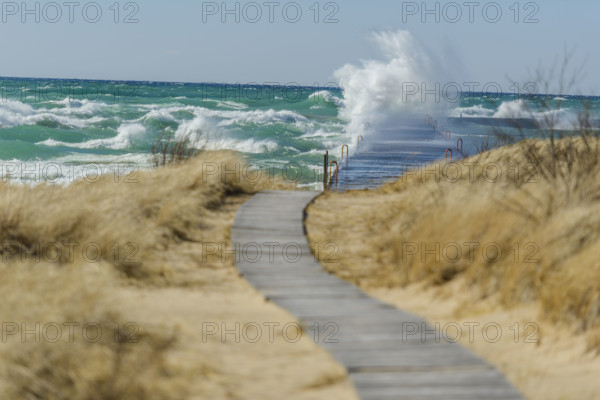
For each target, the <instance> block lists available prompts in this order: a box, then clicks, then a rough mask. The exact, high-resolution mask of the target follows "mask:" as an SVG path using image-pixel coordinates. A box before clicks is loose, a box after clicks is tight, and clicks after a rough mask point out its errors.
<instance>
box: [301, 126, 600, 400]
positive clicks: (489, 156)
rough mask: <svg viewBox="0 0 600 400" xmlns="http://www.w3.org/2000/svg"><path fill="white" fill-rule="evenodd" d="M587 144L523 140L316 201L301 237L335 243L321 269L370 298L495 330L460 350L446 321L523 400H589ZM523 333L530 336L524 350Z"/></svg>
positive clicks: (599, 205)
mask: <svg viewBox="0 0 600 400" xmlns="http://www.w3.org/2000/svg"><path fill="white" fill-rule="evenodd" d="M599 144H600V141H599V140H597V139H592V138H589V137H588V138H586V137H583V136H582V137H578V138H566V139H561V140H557V141H553V140H528V141H523V142H520V143H517V144H515V145H512V146H507V147H502V148H499V149H496V150H493V151H490V152H486V153H482V154H479V155H477V156H474V157H471V158H468V159H464V160H461V161H459V162H456V163H454V164H452V165H450V166H447V165H446V164H442V163H440V164H437V165H430V166H428V167H426V168H424V169H420V170H417V171H411V172H410V173H408V174H406V175H405V177H403V178H401V179H399V180H398V181H396V182H393V183H390V184H387V185H384V186H383V187H381V188H380V189H378V190H373V191H369V190H365V191H351V192H346V193H335V192H329V193H326V194H324V195H323V196H321V197H319V198H317V200H316V201H315V202H314V203H313V204H312V205H311V206H310V207H309V209H308V218H307V221H306V227H307V232H308V235H309V240H310V242H313V243H324V242H335V243H337V244H338V246H339V250H338V251H337V252H336V254H335V257H331V255H330V254H329V253H325V252H320V253H319V254H318V256H319V257H320V258H321V262H322V263H323V265H324V266H325V267H326V268H327V269H328V270H329V271H331V272H333V273H335V274H337V275H338V276H340V277H342V278H344V279H347V280H350V281H352V282H354V283H356V284H357V285H359V286H361V287H362V288H363V289H365V290H366V291H368V292H369V293H371V294H372V295H374V296H376V297H379V298H381V299H382V300H383V301H387V302H390V303H392V304H395V305H397V306H398V307H400V308H404V309H407V310H409V311H412V312H414V313H418V314H421V315H423V316H425V317H426V318H428V319H430V321H438V322H441V323H442V326H444V324H447V323H459V325H460V324H461V323H463V322H464V323H465V324H467V323H471V322H472V321H479V322H480V323H481V325H484V324H486V323H487V322H489V321H490V320H491V321H494V322H495V323H499V324H500V325H499V326H501V328H502V330H503V332H504V335H503V337H502V341H501V342H500V343H498V344H493V343H491V342H490V341H489V340H483V339H482V335H481V332H479V331H477V330H476V335H477V334H479V336H476V337H478V338H479V339H478V340H477V339H475V340H474V341H470V339H468V338H469V337H470V334H467V333H466V332H467V330H466V329H467V328H464V326H466V325H460V326H462V327H463V328H464V329H465V330H463V332H462V333H463V337H462V340H461V343H462V344H464V345H465V346H469V347H472V348H473V349H474V350H475V351H477V352H478V353H479V354H480V355H482V356H483V357H485V358H487V359H488V360H489V361H490V362H492V363H494V364H495V365H497V366H498V367H499V368H500V369H501V370H502V371H503V372H504V373H505V374H506V375H507V377H508V378H509V379H510V380H511V381H512V382H513V383H514V384H515V385H516V386H517V387H518V388H519V389H521V390H522V391H523V393H524V394H525V395H526V396H527V398H531V399H540V400H541V399H544V400H548V399H556V400H558V399H566V398H575V397H577V398H586V399H587V398H589V399H593V398H597V396H598V395H600V392H599V391H598V387H597V376H596V375H597V374H596V372H594V371H597V369H598V368H599V366H600V364H599V363H600V357H597V354H598V352H600V263H599V262H598V257H599V256H600V202H599V201H598V200H600V180H599V179H598V176H599V174H600V157H599V155H600V152H599V151H598V146H599ZM458 171H461V173H460V174H458ZM500 173H501V176H500V175H499V174H500ZM469 321H471V322H469ZM511 321H512V322H511ZM515 323H519V324H520V325H518V326H520V327H521V328H520V329H521V330H522V332H520V333H521V337H520V341H518V344H516V343H515V342H514V341H513V338H512V336H513V333H512V331H511V330H514V329H515ZM528 323H533V324H534V325H532V324H529V325H527V324H528ZM525 326H530V327H536V328H539V330H537V329H536V331H535V332H534V333H535V334H534V335H533V336H532V338H533V339H534V340H533V342H535V343H538V344H537V345H536V344H526V343H528V342H531V341H524V339H525V336H524V335H523V334H524V333H527V332H529V333H531V332H532V330H531V329H529V330H523V327H525ZM480 328H481V327H479V328H478V329H480ZM515 340H516V339H515ZM540 388H543V390H540Z"/></svg>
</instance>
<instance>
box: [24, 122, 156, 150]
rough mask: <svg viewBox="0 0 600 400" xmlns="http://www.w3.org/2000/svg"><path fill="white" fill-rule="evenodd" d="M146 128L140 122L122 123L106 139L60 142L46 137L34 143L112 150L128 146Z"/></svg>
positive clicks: (141, 134)
mask: <svg viewBox="0 0 600 400" xmlns="http://www.w3.org/2000/svg"><path fill="white" fill-rule="evenodd" d="M145 132H146V128H145V127H144V126H143V125H141V124H122V125H121V126H119V128H118V130H117V136H114V137H112V138H106V139H92V140H88V141H86V142H81V143H69V142H62V141H58V140H54V139H46V140H44V141H43V142H39V143H36V144H39V145H44V146H52V147H56V146H64V147H72V148H76V149H96V148H107V149H113V150H122V149H126V148H127V147H129V145H130V144H131V139H133V138H135V137H140V136H143V134H144V133H145Z"/></svg>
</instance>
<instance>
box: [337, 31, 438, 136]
mask: <svg viewBox="0 0 600 400" xmlns="http://www.w3.org/2000/svg"><path fill="white" fill-rule="evenodd" d="M373 39H374V41H375V43H376V45H377V46H378V47H379V49H380V52H381V54H382V59H381V60H367V61H363V62H362V65H361V66H355V65H351V64H347V65H345V66H343V67H342V68H340V69H338V70H337V71H335V73H334V75H335V77H336V79H337V80H338V81H339V84H340V87H342V89H343V91H344V99H343V102H342V108H341V109H340V113H339V115H340V117H341V118H342V119H344V120H346V121H348V122H349V125H348V133H349V135H351V136H352V139H351V140H350V143H355V142H356V137H357V136H358V135H366V134H369V133H370V132H372V131H376V130H378V129H379V128H381V127H383V126H385V125H387V124H388V123H390V122H392V123H393V121H398V120H399V119H401V118H403V117H405V116H406V114H414V113H415V112H418V113H425V112H430V111H431V109H432V108H435V106H436V105H435V104H434V105H432V104H430V103H424V102H423V101H422V97H421V94H420V93H419V94H418V95H413V96H408V95H407V96H403V91H404V90H406V86H405V85H406V84H407V83H413V84H416V85H418V86H419V87H422V85H423V84H425V85H427V86H426V88H434V87H435V83H434V80H435V79H438V80H439V79H441V77H442V76H443V73H442V71H441V70H440V69H439V67H438V65H439V64H440V63H438V62H435V61H434V60H433V58H432V56H430V55H429V54H427V53H426V52H425V51H424V50H423V48H422V47H421V46H419V45H418V43H417V42H416V40H415V39H414V38H413V36H412V35H411V34H410V33H409V32H408V31H402V30H401V31H398V32H382V33H377V34H374V35H373Z"/></svg>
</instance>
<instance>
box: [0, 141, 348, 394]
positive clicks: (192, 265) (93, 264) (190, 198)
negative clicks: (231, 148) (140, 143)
mask: <svg viewBox="0 0 600 400" xmlns="http://www.w3.org/2000/svg"><path fill="white" fill-rule="evenodd" d="M244 164H245V161H244V159H243V158H241V157H240V156H239V155H238V154H237V153H234V152H227V151H220V152H200V153H199V154H197V155H195V156H194V157H190V158H189V159H186V160H178V161H177V162H173V163H169V162H167V163H166V165H164V166H161V167H160V168H157V169H155V170H152V171H141V172H138V173H134V174H132V175H129V176H127V177H124V176H118V177H117V176H111V175H106V176H103V177H101V178H99V179H97V180H96V179H94V180H93V182H92V181H78V182H75V183H73V184H71V185H69V186H67V187H60V186H55V185H47V184H40V185H37V186H35V187H30V186H24V185H14V184H8V183H5V184H0V203H1V207H0V242H1V243H2V248H1V250H0V256H2V258H3V262H2V264H1V265H0V270H1V273H2V277H3V279H2V280H1V281H0V289H1V290H2V302H0V315H1V316H2V321H3V326H2V328H3V330H2V339H3V340H2V343H0V392H1V393H3V394H4V395H5V396H7V398H23V399H34V398H43V399H57V400H58V399H82V400H83V399H88V400H89V399H188V398H240V399H244V398H247V399H250V398H266V399H269V398H272V399H276V398H277V399H279V398H281V397H282V396H283V397H287V398H298V399H312V398H315V399H316V398H322V397H332V396H333V397H339V396H341V397H343V398H355V397H354V396H355V394H354V390H353V388H352V386H351V385H350V384H349V383H348V381H347V376H346V372H345V370H344V369H343V368H342V367H341V366H339V365H338V364H337V363H335V362H334V361H333V359H332V358H331V357H330V356H329V355H328V354H327V353H326V352H325V351H323V350H321V349H319V348H318V347H317V346H316V345H315V344H314V343H311V341H310V340H309V339H308V338H306V337H303V338H302V340H300V341H298V342H295V343H289V342H287V341H285V340H282V327H283V326H284V325H285V324H286V323H291V322H294V321H295V319H294V318H293V317H292V316H290V315H289V314H287V313H286V312H284V311H282V310H280V309H279V308H277V307H275V306H273V305H272V304H270V303H267V302H266V301H265V300H264V298H262V296H260V295H259V294H258V293H257V292H256V291H254V290H253V289H252V288H251V287H250V286H249V285H248V284H247V283H246V282H245V281H244V280H243V279H242V278H241V277H240V276H239V274H238V273H237V270H236V269H235V265H234V261H233V258H232V257H231V256H229V257H223V254H225V252H223V253H221V254H219V253H215V252H214V251H211V252H208V251H207V249H208V247H207V245H211V246H212V245H214V244H217V245H219V246H223V247H227V248H230V247H231V244H230V230H231V225H232V223H233V218H234V215H235V212H236V210H237V209H238V208H239V207H240V206H241V205H242V204H243V203H244V202H245V201H246V200H248V199H249V198H250V196H251V195H252V194H253V193H255V192H257V191H259V190H262V189H265V188H269V189H277V188H286V189H290V188H291V187H290V185H289V184H285V183H282V182H280V181H278V180H272V179H265V180H264V181H263V180H260V181H257V180H255V179H253V180H249V179H246V177H244V176H243V175H242V174H241V171H243V165H244ZM232 171H240V173H232ZM225 172H227V173H225ZM211 249H212V247H211ZM209 322H210V324H209V325H210V327H211V329H212V327H214V326H219V327H220V326H221V324H226V325H224V327H225V328H227V329H232V328H233V327H235V326H236V324H241V326H245V325H244V324H260V323H263V322H264V323H271V324H273V323H275V322H276V323H277V326H276V327H274V328H273V336H274V340H273V342H271V341H270V340H269V335H266V334H265V335H263V337H261V338H260V340H259V341H256V342H252V343H250V342H247V341H242V342H241V343H236V341H235V340H234V339H232V338H229V339H230V340H223V339H222V337H221V336H220V335H211V336H209V337H208V338H207V335H206V332H205V329H207V328H206V326H207V325H206V324H207V323H209ZM261 326H262V325H261ZM213 333H214V332H213ZM209 339H210V340H209ZM225 339H227V338H225ZM311 365H312V366H316V367H313V368H311Z"/></svg>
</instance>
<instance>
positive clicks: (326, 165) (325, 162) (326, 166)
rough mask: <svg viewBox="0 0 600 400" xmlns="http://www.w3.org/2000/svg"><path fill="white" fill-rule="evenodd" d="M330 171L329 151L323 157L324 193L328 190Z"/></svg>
mask: <svg viewBox="0 0 600 400" xmlns="http://www.w3.org/2000/svg"><path fill="white" fill-rule="evenodd" d="M328 169H329V151H326V152H325V156H323V191H326V190H327V170H328Z"/></svg>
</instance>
